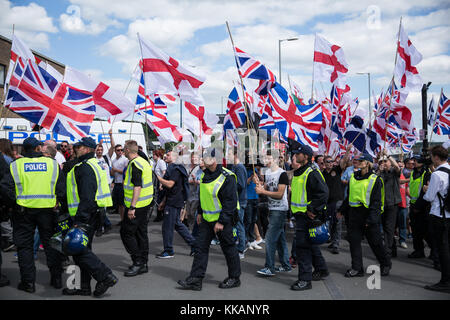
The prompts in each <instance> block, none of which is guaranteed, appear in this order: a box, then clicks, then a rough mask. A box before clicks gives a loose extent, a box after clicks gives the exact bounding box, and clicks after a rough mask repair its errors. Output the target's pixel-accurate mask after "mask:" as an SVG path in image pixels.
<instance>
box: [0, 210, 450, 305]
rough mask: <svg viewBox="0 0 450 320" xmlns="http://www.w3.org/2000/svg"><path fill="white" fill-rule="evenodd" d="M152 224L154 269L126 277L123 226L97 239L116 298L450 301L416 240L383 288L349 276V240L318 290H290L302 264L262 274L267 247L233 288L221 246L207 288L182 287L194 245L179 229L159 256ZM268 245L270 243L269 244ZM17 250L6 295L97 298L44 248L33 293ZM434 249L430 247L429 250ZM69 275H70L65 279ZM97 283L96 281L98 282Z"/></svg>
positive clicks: (251, 256) (6, 262) (252, 256)
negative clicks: (49, 259) (78, 291)
mask: <svg viewBox="0 0 450 320" xmlns="http://www.w3.org/2000/svg"><path fill="white" fill-rule="evenodd" d="M110 219H111V221H112V222H113V224H114V225H115V224H117V222H118V216H117V215H110ZM152 220H153V218H152V219H151V222H150V224H149V227H148V231H149V237H150V257H149V273H146V274H142V275H139V276H136V277H132V278H126V277H124V276H123V272H124V271H125V270H126V269H127V267H128V265H130V264H131V260H130V258H129V256H128V254H127V253H126V251H125V249H124V247H123V244H122V242H121V240H120V236H119V227H117V226H114V228H113V230H112V232H111V233H110V234H108V235H103V236H102V237H96V238H95V240H94V243H93V249H94V252H95V253H96V254H97V255H98V257H99V258H100V259H101V260H102V261H103V262H104V263H105V264H106V265H108V266H109V267H110V268H111V269H112V270H113V272H114V274H115V275H116V276H117V277H118V278H119V282H118V284H117V285H116V286H114V287H113V288H110V289H109V290H108V292H107V293H106V294H105V295H104V296H103V297H102V299H112V300H143V299H150V300H178V299H183V300H215V299H220V300H244V299H245V300H359V299H375V300H378V299H386V300H397V299H415V300H449V299H450V294H446V293H439V292H432V291H428V290H425V289H423V287H424V286H425V285H427V284H433V283H436V282H438V281H439V279H440V272H438V271H436V270H434V269H433V268H432V262H431V260H428V259H414V260H412V259H408V258H407V254H408V253H410V252H412V243H411V241H410V240H409V241H408V247H409V248H408V249H402V248H398V257H397V258H394V259H393V267H392V270H391V274H390V276H388V277H381V289H372V290H369V289H368V287H367V280H368V277H369V276H370V275H369V274H367V276H366V277H363V278H355V279H348V278H345V277H344V273H345V271H346V270H347V269H348V267H349V266H350V253H349V246H348V243H347V242H346V241H345V240H343V241H342V242H341V252H340V254H338V255H333V254H331V253H330V252H329V251H328V250H327V247H326V245H323V246H322V252H323V255H324V257H325V260H326V261H327V263H328V267H329V270H330V273H331V274H330V276H329V277H328V278H327V279H326V280H324V281H318V282H313V289H312V290H307V291H304V292H295V291H291V290H290V289H289V287H290V285H291V284H292V283H293V282H295V281H296V280H297V269H294V270H293V271H292V272H290V273H282V274H277V275H276V276H274V277H271V278H264V277H262V276H259V275H258V274H257V273H256V271H257V270H258V269H260V268H261V267H263V266H264V261H265V250H264V249H263V250H248V251H247V252H246V256H245V259H243V260H241V268H242V275H241V282H242V284H241V286H240V287H239V288H233V289H230V290H223V289H219V288H218V284H219V283H220V282H221V281H222V280H223V279H224V278H225V277H226V276H227V268H226V264H225V258H224V256H223V254H222V251H221V249H220V246H216V245H215V246H211V249H210V259H209V264H208V270H207V274H206V278H205V279H204V281H203V290H202V291H200V292H197V291H183V290H179V289H177V288H178V285H177V283H176V282H177V280H179V279H184V278H186V276H187V275H188V273H189V270H190V268H191V264H192V259H193V258H192V257H190V256H189V252H190V248H188V246H187V245H186V244H185V243H184V241H183V240H182V238H181V237H180V236H179V235H178V234H175V237H174V245H175V246H174V248H175V257H174V258H172V259H157V258H156V257H155V254H157V253H159V252H161V251H162V236H161V222H159V223H154V222H152ZM287 234H288V245H289V248H290V247H291V244H292V236H293V230H292V229H289V228H287ZM263 246H264V245H263ZM14 253H15V252H7V253H2V255H3V266H2V273H3V274H5V275H7V277H8V278H9V279H10V281H11V284H10V286H7V287H3V288H0V300H5V299H12V300H16V299H21V300H24V299H27V300H29V299H41V300H42V299H44V300H82V299H94V298H93V297H67V296H62V295H61V290H56V289H54V288H52V287H51V286H50V285H49V282H50V275H49V272H48V269H47V267H46V265H45V261H46V260H45V254H44V252H43V251H39V253H38V260H37V261H36V269H37V279H36V292H35V293H34V294H29V293H26V292H23V291H19V290H17V284H18V283H19V277H20V276H19V266H18V264H17V259H16V258H15V257H14ZM363 253H364V265H365V267H366V268H367V267H368V266H369V265H371V264H376V260H375V257H374V255H373V254H372V252H371V250H370V248H369V247H368V245H367V244H364V245H363ZM426 253H427V254H428V253H429V250H428V249H427V250H426ZM67 277H68V275H66V274H65V275H64V277H63V281H64V283H65V280H66V279H67ZM92 288H95V281H93V282H92Z"/></svg>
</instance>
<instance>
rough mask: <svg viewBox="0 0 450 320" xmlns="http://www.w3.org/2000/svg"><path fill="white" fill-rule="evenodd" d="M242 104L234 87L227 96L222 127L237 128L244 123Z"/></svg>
mask: <svg viewBox="0 0 450 320" xmlns="http://www.w3.org/2000/svg"><path fill="white" fill-rule="evenodd" d="M244 108H245V107H244V105H243V104H242V102H241V99H240V98H239V95H238V91H237V90H236V88H233V90H231V92H230V95H229V96H228V103H227V114H226V115H225V119H224V129H237V128H239V127H240V126H241V125H243V124H244V122H245V119H246V116H245V109H244Z"/></svg>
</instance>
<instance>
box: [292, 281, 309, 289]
mask: <svg viewBox="0 0 450 320" xmlns="http://www.w3.org/2000/svg"><path fill="white" fill-rule="evenodd" d="M309 289H312V285H311V281H304V280H298V281H296V282H295V283H294V284H293V285H292V286H291V290H294V291H303V290H309Z"/></svg>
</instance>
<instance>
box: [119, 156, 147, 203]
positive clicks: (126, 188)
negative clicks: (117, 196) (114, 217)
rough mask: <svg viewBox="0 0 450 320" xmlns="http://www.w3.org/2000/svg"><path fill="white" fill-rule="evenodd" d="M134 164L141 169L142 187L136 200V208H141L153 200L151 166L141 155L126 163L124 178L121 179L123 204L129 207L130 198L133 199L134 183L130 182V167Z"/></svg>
mask: <svg viewBox="0 0 450 320" xmlns="http://www.w3.org/2000/svg"><path fill="white" fill-rule="evenodd" d="M132 164H135V165H136V167H137V168H139V169H140V170H142V188H141V193H140V194H139V198H138V201H137V202H136V205H135V207H136V208H143V207H146V206H148V205H149V204H150V203H152V200H153V183H152V174H153V173H152V171H153V170H152V166H151V165H150V163H148V161H145V159H143V158H141V157H137V158H134V159H133V160H131V161H130V162H129V163H128V167H127V171H126V173H125V180H124V181H123V194H124V201H125V206H126V207H127V208H129V207H130V206H131V200H132V199H133V189H134V185H133V183H132V182H131V167H132Z"/></svg>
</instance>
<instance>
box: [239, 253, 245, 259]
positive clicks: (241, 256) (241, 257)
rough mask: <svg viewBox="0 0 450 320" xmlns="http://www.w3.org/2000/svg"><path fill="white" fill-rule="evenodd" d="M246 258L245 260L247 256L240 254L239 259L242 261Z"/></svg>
mask: <svg viewBox="0 0 450 320" xmlns="http://www.w3.org/2000/svg"><path fill="white" fill-rule="evenodd" d="M244 258H245V254H243V253H240V252H239V259H241V260H242V259H244Z"/></svg>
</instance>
